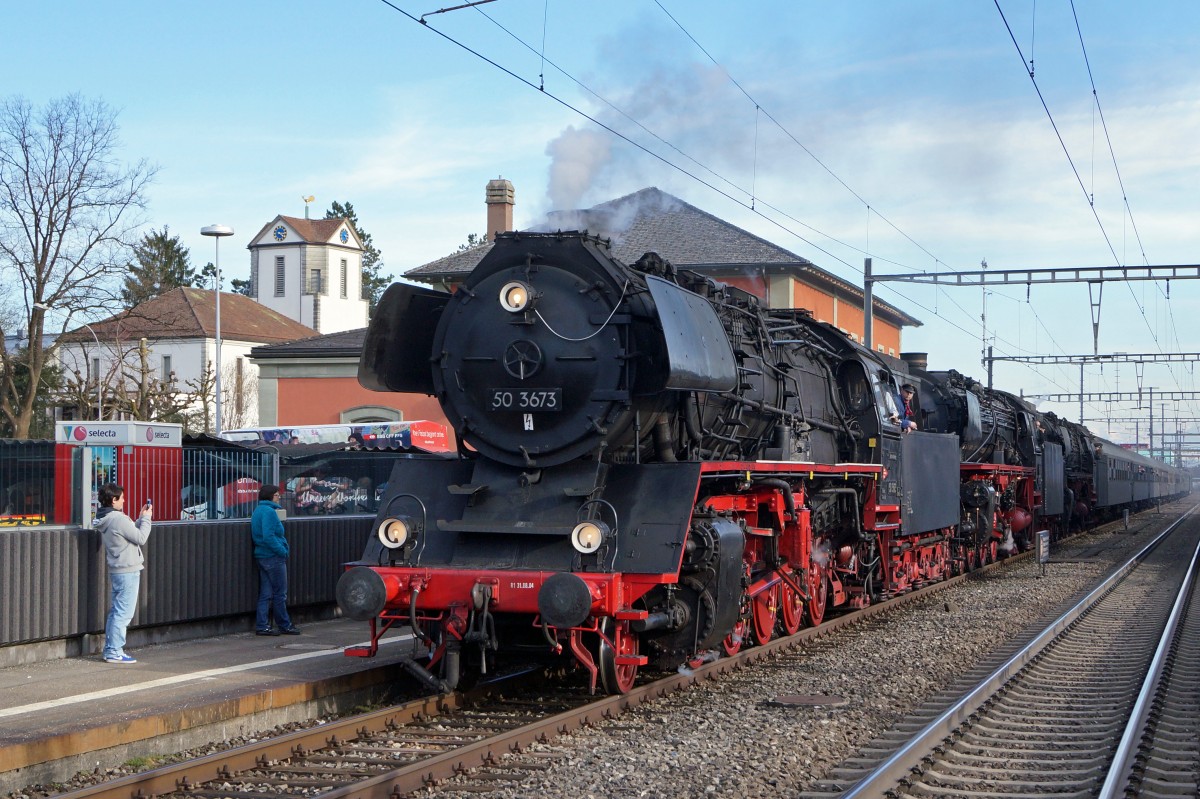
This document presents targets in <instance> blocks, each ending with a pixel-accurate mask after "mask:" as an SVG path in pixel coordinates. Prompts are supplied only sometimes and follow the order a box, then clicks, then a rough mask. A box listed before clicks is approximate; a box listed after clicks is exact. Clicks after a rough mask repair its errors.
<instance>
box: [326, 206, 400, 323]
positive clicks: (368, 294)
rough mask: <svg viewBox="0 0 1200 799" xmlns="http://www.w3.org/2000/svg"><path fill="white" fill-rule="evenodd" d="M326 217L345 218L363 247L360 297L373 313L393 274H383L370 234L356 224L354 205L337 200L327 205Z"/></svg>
mask: <svg viewBox="0 0 1200 799" xmlns="http://www.w3.org/2000/svg"><path fill="white" fill-rule="evenodd" d="M325 218H326V219H347V220H349V222H350V224H351V226H353V228H354V232H355V233H357V234H358V240H359V241H361V242H362V247H363V262H362V297H363V299H364V300H366V301H367V302H369V303H370V305H371V307H370V313H372V314H374V313H375V304H376V303H377V302H379V298H380V297H381V296H383V292H384V290H385V289H387V287H388V286H390V285H391V284H392V281H393V280H394V279H395V275H384V274H383V261H382V260H381V258H382V256H381V254H380V252H379V250H377V249H376V248H375V245H374V244H373V243H372V242H371V234H370V233H365V232H364V231H363V229H362V227H361V226H360V225H359V224H358V215H357V214H356V213H355V212H354V206H353V205H351V204H350V203H346V204H345V205H343V204H342V203H339V202H338V201H337V200H334V201H333V203H332V204H331V205H330V206H329V210H328V211H326V212H325Z"/></svg>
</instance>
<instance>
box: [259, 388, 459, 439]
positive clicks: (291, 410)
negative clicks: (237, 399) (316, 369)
mask: <svg viewBox="0 0 1200 799" xmlns="http://www.w3.org/2000/svg"><path fill="white" fill-rule="evenodd" d="M278 396H279V400H278V414H279V416H278V422H277V424H278V426H280V427H285V426H287V425H308V424H341V423H342V419H341V414H342V412H343V411H346V410H349V409H350V408H356V407H358V406H360V405H382V406H385V407H389V408H396V409H397V410H399V411H400V412H401V413H403V414H404V421H406V422H412V421H416V420H418V419H425V420H428V421H431V422H441V423H442V424H444V425H446V428H447V429H449V428H450V423H449V422H448V421H447V420H446V417H445V415H444V414H443V413H442V408H441V406H440V405H438V402H437V400H436V399H434V398H433V397H429V396H426V395H424V394H393V393H389V392H384V391H369V390H367V389H365V388H363V387H362V386H360V385H359V384H358V380H357V379H356V378H353V377H284V378H280V379H279V394H278Z"/></svg>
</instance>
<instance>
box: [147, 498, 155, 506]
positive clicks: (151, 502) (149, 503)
mask: <svg viewBox="0 0 1200 799" xmlns="http://www.w3.org/2000/svg"><path fill="white" fill-rule="evenodd" d="M146 504H147V505H153V504H154V500H152V499H148V500H146Z"/></svg>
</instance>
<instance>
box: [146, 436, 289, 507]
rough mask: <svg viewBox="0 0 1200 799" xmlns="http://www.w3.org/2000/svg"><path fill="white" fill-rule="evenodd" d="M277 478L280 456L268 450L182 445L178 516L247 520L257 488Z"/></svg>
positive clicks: (256, 497) (254, 500)
mask: <svg viewBox="0 0 1200 799" xmlns="http://www.w3.org/2000/svg"><path fill="white" fill-rule="evenodd" d="M278 480H279V458H278V456H277V455H276V454H275V453H274V452H271V451H269V450H247V449H241V448H237V447H184V448H183V480H182V486H181V487H180V508H181V513H180V518H182V519H184V520H187V521H202V520H206V519H209V520H215V519H248V518H250V515H251V514H252V513H254V508H255V506H256V505H257V504H258V491H259V489H260V488H261V487H262V486H263V485H266V484H268V483H272V484H275V483H278ZM164 521H165V520H164Z"/></svg>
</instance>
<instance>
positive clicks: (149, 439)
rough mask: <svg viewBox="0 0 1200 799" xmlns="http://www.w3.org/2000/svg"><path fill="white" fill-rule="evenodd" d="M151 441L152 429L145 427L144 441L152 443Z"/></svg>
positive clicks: (152, 437) (152, 438)
mask: <svg viewBox="0 0 1200 799" xmlns="http://www.w3.org/2000/svg"><path fill="white" fill-rule="evenodd" d="M153 440H154V428H153V427H147V428H146V441H153Z"/></svg>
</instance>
